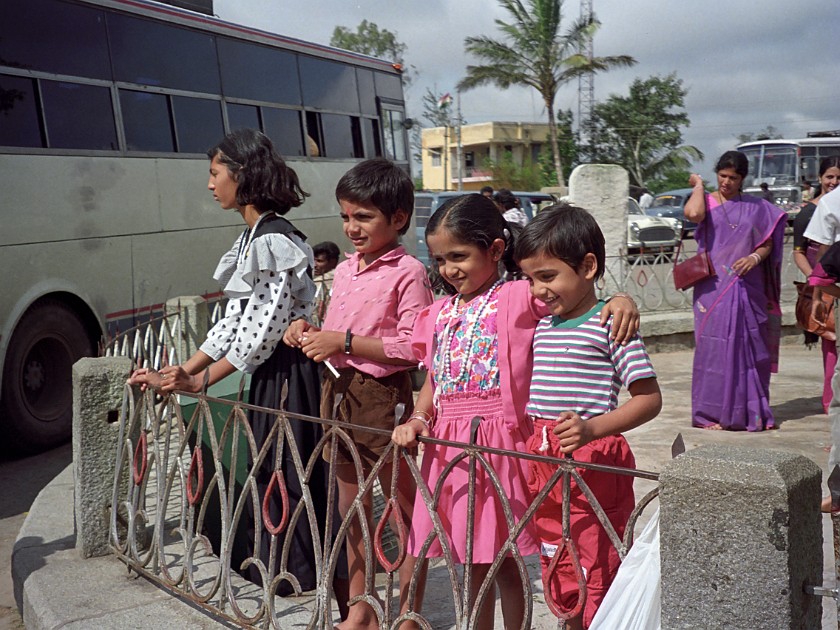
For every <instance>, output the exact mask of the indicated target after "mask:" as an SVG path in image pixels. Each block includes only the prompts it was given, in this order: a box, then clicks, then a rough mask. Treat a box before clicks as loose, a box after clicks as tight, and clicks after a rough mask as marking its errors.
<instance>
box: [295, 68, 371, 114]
mask: <svg viewBox="0 0 840 630" xmlns="http://www.w3.org/2000/svg"><path fill="white" fill-rule="evenodd" d="M300 74H301V83H302V85H303V103H304V105H306V106H307V107H316V108H318V109H335V110H338V111H343V112H353V113H356V112H358V111H359V96H358V94H359V93H358V90H357V88H356V71H355V69H354V68H353V67H352V66H344V65H341V64H340V63H335V62H332V61H324V60H323V59H315V58H313V57H304V56H301V57H300Z"/></svg>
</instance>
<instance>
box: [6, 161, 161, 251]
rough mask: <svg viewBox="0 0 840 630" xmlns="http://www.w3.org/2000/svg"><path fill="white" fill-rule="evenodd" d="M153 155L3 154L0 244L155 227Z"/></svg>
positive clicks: (157, 218) (157, 222)
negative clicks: (120, 157) (125, 156)
mask: <svg viewBox="0 0 840 630" xmlns="http://www.w3.org/2000/svg"><path fill="white" fill-rule="evenodd" d="M154 166H155V165H154V161H153V160H138V159H119V158H116V159H115V158H113V157H108V158H105V157H85V156H57V155H25V156H24V155H8V154H6V155H0V190H2V191H3V201H2V209H0V212H2V217H3V218H2V225H3V229H2V230H0V246H3V245H11V244H15V243H33V242H47V241H66V240H70V239H88V238H98V237H105V236H116V235H122V234H132V233H135V232H156V231H159V230H160V229H161V227H162V226H161V217H160V211H159V204H158V193H157V190H156V186H155V181H156V179H155V169H154Z"/></svg>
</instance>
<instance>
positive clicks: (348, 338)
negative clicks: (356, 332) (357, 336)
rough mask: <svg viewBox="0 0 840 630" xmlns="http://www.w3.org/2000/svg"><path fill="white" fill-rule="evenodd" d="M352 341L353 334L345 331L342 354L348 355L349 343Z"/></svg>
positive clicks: (348, 330)
mask: <svg viewBox="0 0 840 630" xmlns="http://www.w3.org/2000/svg"><path fill="white" fill-rule="evenodd" d="M352 341H353V333H352V332H350V329H349V328H348V329H347V334H345V335H344V354H350V343H351V342H352Z"/></svg>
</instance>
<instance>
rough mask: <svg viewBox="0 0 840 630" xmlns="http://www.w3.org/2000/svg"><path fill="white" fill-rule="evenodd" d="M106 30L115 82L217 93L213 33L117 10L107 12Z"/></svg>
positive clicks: (217, 65) (216, 67)
mask: <svg viewBox="0 0 840 630" xmlns="http://www.w3.org/2000/svg"><path fill="white" fill-rule="evenodd" d="M108 30H109V34H110V41H111V56H112V59H113V62H114V75H115V77H114V78H115V79H116V80H117V81H127V82H130V83H137V84H141V85H155V86H158V87H168V88H175V89H180V90H191V91H194V92H205V93H209V94H218V93H219V91H220V89H219V88H220V84H219V64H218V62H217V60H216V45H215V42H214V38H213V36H212V35H207V34H204V33H196V32H194V31H190V30H188V29H185V28H179V27H176V26H169V25H168V24H160V23H155V22H151V21H149V20H144V19H140V18H134V17H129V16H127V15H122V14H119V13H114V14H109V15H108ZM174 59H177V60H178V63H173V62H172V61H173V60H174Z"/></svg>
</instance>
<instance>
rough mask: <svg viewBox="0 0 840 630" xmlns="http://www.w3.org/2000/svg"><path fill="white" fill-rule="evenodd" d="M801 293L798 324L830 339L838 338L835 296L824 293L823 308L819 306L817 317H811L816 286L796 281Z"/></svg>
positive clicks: (797, 307) (797, 314)
mask: <svg viewBox="0 0 840 630" xmlns="http://www.w3.org/2000/svg"><path fill="white" fill-rule="evenodd" d="M793 284H795V285H796V291H797V293H798V294H799V295H798V296H797V298H796V326H797V328H801V329H802V330H804V331H805V332H809V333H814V334H815V335H819V336H820V337H823V338H825V339H828V340H830V341H834V340H835V339H836V335H835V332H834V298H833V297H831V296H830V295H828V294H826V293H823V294H822V308H819V307H818V308H817V313H816V315H817V317H816V318H814V317H811V308H812V306H811V305H812V304H813V301H814V287H812V286H810V285H808V284H807V283H805V282H794V283H793Z"/></svg>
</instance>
